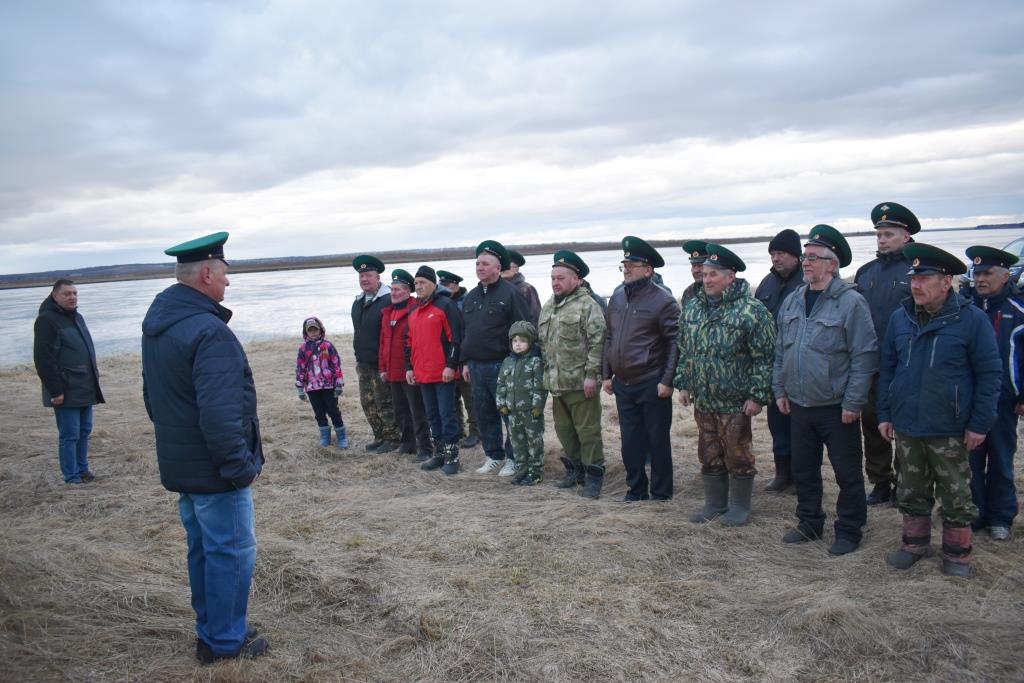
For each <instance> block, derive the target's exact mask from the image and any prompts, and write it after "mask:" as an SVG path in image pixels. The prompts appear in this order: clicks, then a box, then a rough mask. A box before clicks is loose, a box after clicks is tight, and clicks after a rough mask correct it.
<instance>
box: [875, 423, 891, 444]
mask: <svg viewBox="0 0 1024 683" xmlns="http://www.w3.org/2000/svg"><path fill="white" fill-rule="evenodd" d="M878 433H879V434H881V435H882V438H883V439H885V440H886V441H892V422H879V423H878Z"/></svg>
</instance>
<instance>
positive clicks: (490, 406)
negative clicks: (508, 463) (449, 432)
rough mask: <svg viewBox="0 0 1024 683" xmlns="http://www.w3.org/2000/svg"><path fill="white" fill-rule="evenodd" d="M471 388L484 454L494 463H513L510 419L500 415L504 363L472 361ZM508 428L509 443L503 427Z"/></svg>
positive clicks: (470, 365)
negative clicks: (498, 401)
mask: <svg viewBox="0 0 1024 683" xmlns="http://www.w3.org/2000/svg"><path fill="white" fill-rule="evenodd" d="M468 365H469V384H470V386H471V387H472V389H473V410H474V411H476V426H477V429H479V430H480V441H482V442H483V446H484V453H486V454H487V457H488V458H490V459H492V460H504V459H506V458H507V459H509V460H512V459H513V456H512V440H511V439H510V438H509V435H508V417H505V416H503V415H502V414H501V413H499V412H498V404H497V394H498V371H499V370H501V361H500V360H498V361H470V362H469V363H468ZM502 424H504V425H505V441H504V443H502V440H501V426H502Z"/></svg>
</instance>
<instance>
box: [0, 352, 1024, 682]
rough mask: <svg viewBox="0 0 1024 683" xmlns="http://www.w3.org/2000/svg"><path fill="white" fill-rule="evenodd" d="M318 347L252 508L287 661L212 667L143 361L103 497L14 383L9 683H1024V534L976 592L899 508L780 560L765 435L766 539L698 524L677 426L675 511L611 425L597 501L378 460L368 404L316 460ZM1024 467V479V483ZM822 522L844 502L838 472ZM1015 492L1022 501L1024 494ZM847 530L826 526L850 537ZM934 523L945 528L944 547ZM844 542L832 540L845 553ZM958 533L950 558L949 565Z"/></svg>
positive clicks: (680, 413) (271, 417) (474, 461)
mask: <svg viewBox="0 0 1024 683" xmlns="http://www.w3.org/2000/svg"><path fill="white" fill-rule="evenodd" d="M296 346H297V341H295V342H293V341H279V342H266V343H258V344H253V345H251V346H250V347H249V349H248V352H249V358H250V361H251V363H252V365H253V369H254V372H255V376H256V385H257V390H258V392H259V397H260V411H259V412H260V417H261V421H262V427H263V434H264V437H265V450H266V455H267V464H266V468H265V470H264V474H263V476H262V477H261V478H260V479H259V481H258V483H257V484H256V487H255V489H254V498H255V501H256V516H257V537H258V540H259V557H258V560H257V567H256V575H255V579H254V583H253V596H252V599H251V602H250V605H251V607H250V617H251V620H252V621H253V622H254V623H255V624H256V625H257V626H258V627H259V628H260V630H261V632H262V633H264V634H265V635H267V637H268V638H269V640H270V643H271V652H270V653H269V654H268V656H266V657H265V658H262V659H260V660H256V661H251V662H222V663H219V664H217V665H216V666H213V667H199V666H197V663H196V660H195V658H194V655H193V653H194V647H195V643H194V632H193V628H192V627H193V624H192V611H191V608H190V606H189V590H188V579H187V574H186V565H185V545H184V532H183V530H182V528H181V524H180V522H179V521H178V517H177V507H176V496H175V494H172V493H168V492H167V491H165V490H164V489H163V488H161V486H160V483H159V478H158V475H157V467H156V460H155V455H154V447H153V432H152V428H151V425H150V424H149V421H148V420H147V418H146V415H145V411H144V409H143V407H142V401H141V393H140V392H141V382H140V366H139V359H138V358H137V357H119V358H113V359H104V360H102V361H101V364H100V365H101V372H102V373H103V388H104V392H105V394H106V395H107V400H108V403H107V404H106V405H103V406H100V407H98V408H97V410H96V414H95V423H96V426H95V431H94V434H93V440H92V456H91V464H92V467H93V470H94V471H95V472H96V473H97V475H98V477H99V478H98V479H97V481H96V482H94V483H92V484H87V485H82V486H67V485H65V484H63V483H62V482H61V480H60V477H59V471H58V467H57V457H56V428H55V426H54V423H53V417H52V413H51V411H49V410H47V409H44V408H42V407H41V404H40V401H39V384H38V380H37V379H36V377H35V374H34V371H33V370H32V368H31V367H30V366H19V367H14V368H6V369H0V678H2V679H3V680H8V681H51V680H70V681H182V680H192V681H367V680H368V681H411V680H423V681H469V680H517V681H518V680H528V681H609V680H611V681H635V680H711V681H734V680H759V681H760V680H773V681H775V680H777V681H817V680H859V681H868V680H870V681H876V680H877V681H882V680H886V681H933V680H944V681H1020V680H1022V678H1024V531H1022V530H1021V529H1015V530H1014V535H1013V538H1012V540H1011V541H1010V542H1009V543H1004V544H999V545H997V544H995V543H993V542H992V541H991V540H989V539H988V537H987V536H980V537H978V538H977V539H976V541H975V555H974V556H975V577H974V578H973V579H971V580H968V581H964V580H954V579H949V578H946V577H943V576H941V575H940V573H939V571H938V559H937V557H936V556H935V555H933V556H932V557H931V558H929V559H928V560H926V561H923V562H920V563H919V564H918V565H917V566H915V567H914V568H913V569H912V570H910V571H909V572H907V573H899V572H896V571H895V570H890V569H889V568H888V567H887V566H886V565H885V563H884V562H883V559H882V556H883V554H884V552H885V551H886V550H888V549H891V548H892V547H893V546H894V545H895V544H896V543H897V542H898V538H899V519H898V513H897V511H896V510H895V509H893V508H890V507H885V508H883V509H871V510H870V512H869V516H868V526H867V529H866V534H865V539H864V543H863V545H862V546H861V549H860V550H859V551H857V552H856V553H854V554H852V555H849V556H846V557H843V558H839V559H836V558H830V557H829V556H828V554H827V553H826V547H827V546H826V544H825V543H811V544H806V545H803V546H800V547H784V546H782V544H781V543H780V542H779V539H780V538H781V536H782V535H783V533H785V531H786V529H787V528H788V527H789V525H790V524H791V523H792V520H793V510H794V508H795V498H794V497H792V496H789V495H781V496H779V495H771V494H766V493H764V492H763V491H762V490H761V489H762V487H763V484H764V482H765V481H767V479H768V478H769V477H770V476H771V474H772V463H771V449H770V442H769V441H768V431H767V427H766V425H765V421H764V417H763V415H762V416H760V417H758V418H757V419H756V420H755V451H756V453H757V455H758V457H759V458H760V463H761V474H760V475H759V483H758V484H757V485H756V489H755V491H756V493H755V496H754V509H755V514H754V517H753V520H752V523H751V524H750V526H748V527H746V528H743V529H735V530H733V529H725V528H723V527H721V526H720V525H719V524H710V525H707V526H696V525H693V524H690V523H688V522H687V521H686V518H687V516H688V515H689V513H690V512H691V510H692V509H693V508H694V507H696V506H697V505H698V501H699V499H700V497H701V494H700V490H699V475H698V466H697V463H696V455H695V448H696V427H695V426H694V423H693V419H692V416H691V415H690V413H689V412H688V411H687V410H684V409H683V408H681V407H679V406H678V404H676V416H675V420H674V423H673V427H672V433H673V446H674V453H675V463H676V469H675V481H676V497H675V499H674V500H672V501H671V502H668V503H641V504H630V505H626V504H622V503H618V502H616V500H615V499H616V497H617V496H621V494H622V493H623V492H624V490H625V484H624V474H623V469H622V465H621V460H620V457H619V452H620V448H619V441H618V428H617V420H616V416H615V412H614V404H613V402H612V401H611V399H610V398H609V397H605V398H604V400H605V414H604V415H605V430H604V433H605V452H606V457H607V460H608V463H609V464H610V467H609V476H608V477H607V480H606V487H605V492H604V495H603V496H602V497H601V499H600V500H598V501H587V500H583V499H581V498H579V497H578V496H573V495H570V494H568V493H566V492H561V491H558V490H556V489H555V488H554V487H553V486H552V485H551V483H550V482H552V481H553V480H554V479H555V478H556V477H557V476H558V474H559V471H560V470H561V469H562V468H561V465H560V464H558V460H557V454H558V452H559V448H558V443H557V439H556V438H555V436H554V432H553V430H552V429H551V424H550V410H549V418H548V420H549V422H548V432H547V437H546V443H547V455H548V469H547V476H548V479H547V480H546V481H545V482H544V484H542V485H540V486H537V487H533V488H526V489H522V488H520V487H513V486H510V485H509V484H508V481H507V479H499V478H497V477H495V476H481V475H476V474H474V473H473V472H472V470H473V469H474V468H475V467H476V466H477V465H478V464H479V462H480V459H481V457H482V453H481V451H480V449H473V450H471V451H468V452H464V454H463V455H464V458H463V465H464V468H465V471H464V472H463V473H461V474H459V475H458V476H455V477H445V476H444V475H442V474H440V473H427V472H422V471H420V470H419V468H418V467H416V466H415V465H414V464H413V463H412V462H411V457H410V456H401V457H398V456H395V455H394V454H388V455H373V454H367V453H365V452H364V451H363V448H362V446H363V444H364V443H365V442H366V441H367V440H368V439H367V428H366V425H365V422H364V420H363V418H362V415H361V412H360V410H359V406H358V392H357V391H356V387H355V385H354V382H355V379H354V375H355V373H354V371H353V370H352V367H353V364H352V357H351V352H350V350H349V348H350V347H349V344H348V341H347V340H340V341H338V346H339V349H341V350H342V351H343V358H344V360H345V363H346V369H348V370H349V377H350V380H351V382H352V385H350V387H349V389H348V390H347V391H346V393H345V396H344V399H343V406H342V410H343V414H344V415H345V418H346V421H347V423H348V428H349V439H350V442H351V444H352V447H351V448H350V449H349V450H347V451H338V450H336V449H334V448H333V447H332V448H330V449H326V448H320V447H319V446H317V445H316V429H315V424H314V422H313V417H312V413H311V411H310V409H309V406H308V405H307V404H305V403H300V402H299V401H298V400H296V398H295V392H294V390H293V388H292V383H293V380H292V377H293V375H292V373H293V369H292V367H293V366H292V364H293V358H294V351H295V348H296ZM1019 471H1020V467H1019V466H1018V472H1019ZM824 475H825V477H826V480H827V483H826V491H825V507H826V510H827V511H829V512H831V510H832V508H833V507H834V505H835V494H836V488H835V485H834V483H833V482H832V481H831V470H830V468H829V467H828V466H827V465H826V466H825V468H824ZM1022 483H1024V482H1021V481H1020V480H1018V484H1019V485H1020V484H1022ZM829 524H831V520H830V522H829ZM937 530H938V519H937V518H936V534H937ZM828 539H829V540H830V539H831V529H830V527H829V536H828ZM936 541H937V536H933V547H934V546H935V545H937V544H936Z"/></svg>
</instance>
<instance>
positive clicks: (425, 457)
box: [416, 451, 433, 462]
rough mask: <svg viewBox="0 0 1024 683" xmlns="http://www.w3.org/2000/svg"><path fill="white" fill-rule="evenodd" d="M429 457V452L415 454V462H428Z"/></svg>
mask: <svg viewBox="0 0 1024 683" xmlns="http://www.w3.org/2000/svg"><path fill="white" fill-rule="evenodd" d="M431 457H433V456H432V455H431V454H430V451H419V452H418V453H416V462H426V461H428V460H430V458H431Z"/></svg>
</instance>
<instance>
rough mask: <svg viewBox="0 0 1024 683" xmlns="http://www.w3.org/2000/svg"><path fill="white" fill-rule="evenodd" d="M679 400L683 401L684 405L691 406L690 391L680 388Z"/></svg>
mask: <svg viewBox="0 0 1024 683" xmlns="http://www.w3.org/2000/svg"><path fill="white" fill-rule="evenodd" d="M679 402H680V403H682V404H683V405H684V406H689V405H690V392H689V391H687V390H686V389H680V390H679Z"/></svg>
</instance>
